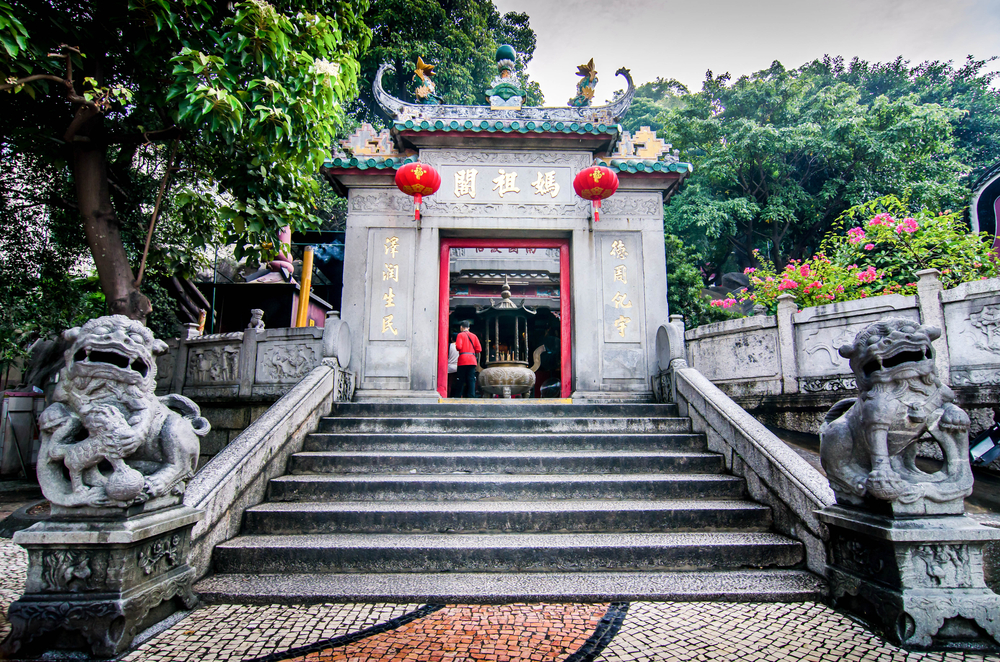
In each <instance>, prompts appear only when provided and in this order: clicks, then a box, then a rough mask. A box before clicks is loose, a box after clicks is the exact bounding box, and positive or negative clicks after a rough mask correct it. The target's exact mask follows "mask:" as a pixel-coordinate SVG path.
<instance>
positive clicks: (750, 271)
mask: <svg viewBox="0 0 1000 662" xmlns="http://www.w3.org/2000/svg"><path fill="white" fill-rule="evenodd" d="M755 271H757V270H756V269H754V268H753V267H747V268H746V269H744V270H743V273H745V274H752V273H753V272H755Z"/></svg>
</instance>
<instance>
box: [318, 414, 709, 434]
mask: <svg viewBox="0 0 1000 662" xmlns="http://www.w3.org/2000/svg"><path fill="white" fill-rule="evenodd" d="M690 431H691V422H690V420H689V419H687V418H678V417H655V418H654V417H634V418H623V417H616V418H586V417H572V418H570V417H561V418H556V417H547V418H539V417H533V416H519V417H509V418H499V417H491V418H460V417H456V418H436V417H431V416H420V417H417V416H415V417H411V418H383V417H380V416H340V417H337V418H329V417H328V418H323V419H321V420H320V423H319V428H318V432H350V433H356V434H377V433H394V434H402V433H409V434H424V433H436V434H441V433H450V434H477V433H482V432H485V433H493V434H496V433H498V432H504V433H507V434H521V433H529V434H543V433H555V434H602V433H603V434H642V433H646V434H649V433H657V434H667V433H671V432H690Z"/></svg>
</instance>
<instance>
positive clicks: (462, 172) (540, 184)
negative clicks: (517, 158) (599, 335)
mask: <svg viewBox="0 0 1000 662" xmlns="http://www.w3.org/2000/svg"><path fill="white" fill-rule="evenodd" d="M451 174H452V177H453V178H454V184H455V188H454V191H455V198H456V199H457V198H469V199H471V200H477V201H479V202H489V201H499V200H508V199H510V198H516V199H517V200H519V201H522V202H528V201H536V202H541V201H542V199H546V198H547V199H552V198H555V197H557V196H559V192H560V191H561V190H562V188H563V187H562V186H560V184H559V182H558V181H557V180H558V179H564V180H565V181H569V178H570V177H571V175H572V173H571V172H570V169H568V168H557V169H553V170H539V169H538V168H530V169H529V170H528V171H527V172H526V173H522V172H519V171H517V170H512V169H511V168H510V167H504V168H500V167H498V168H496V169H495V170H494V169H492V168H491V169H490V170H489V171H488V172H486V171H484V172H483V173H482V174H483V175H484V176H485V177H486V178H488V179H489V181H490V182H491V183H492V187H491V188H490V190H489V191H477V190H476V183H477V181H478V180H477V176H478V175H479V174H480V171H479V170H477V169H476V168H468V167H466V168H461V169H459V170H454V171H453V172H452V173H451ZM494 175H495V176H494ZM446 176H447V175H446ZM519 176H520V177H522V179H521V182H524V181H525V180H524V179H523V177H528V178H529V179H528V181H530V178H531V177H534V178H535V180H534V181H533V182H531V188H529V189H526V190H524V194H523V195H521V193H522V189H521V186H520V185H519V184H518V177H519ZM529 191H530V194H529ZM477 193H482V194H483V195H480V196H479V197H478V198H477Z"/></svg>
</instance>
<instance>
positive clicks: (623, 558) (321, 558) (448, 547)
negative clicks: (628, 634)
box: [213, 532, 803, 574]
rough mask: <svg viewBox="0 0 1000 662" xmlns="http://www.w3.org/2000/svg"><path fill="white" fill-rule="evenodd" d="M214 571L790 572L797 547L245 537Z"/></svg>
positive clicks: (773, 537) (680, 539) (619, 539)
mask: <svg viewBox="0 0 1000 662" xmlns="http://www.w3.org/2000/svg"><path fill="white" fill-rule="evenodd" d="M213 560H214V567H215V571H216V572H220V573H228V572H240V573H247V574H252V573H277V572H288V573H310V572H312V573H322V572H447V571H450V570H455V571H461V572H518V571H521V572H524V571H551V572H566V571H580V572H599V571H605V570H626V569H627V570H633V571H634V570H688V571H691V570H719V569H722V568H762V567H770V566H777V567H790V566H794V565H796V564H798V563H801V562H802V560H803V550H802V544H801V543H799V542H798V541H795V540H791V539H789V538H786V537H784V536H780V535H777V534H773V533H756V532H751V533H744V532H740V533H525V534H506V533H489V534H461V533H456V534H390V533H383V534H358V533H327V534H312V535H274V536H268V535H243V536H238V537H236V538H233V539H232V540H229V541H226V542H224V543H221V544H219V545H217V546H216V548H215V553H214V555H213Z"/></svg>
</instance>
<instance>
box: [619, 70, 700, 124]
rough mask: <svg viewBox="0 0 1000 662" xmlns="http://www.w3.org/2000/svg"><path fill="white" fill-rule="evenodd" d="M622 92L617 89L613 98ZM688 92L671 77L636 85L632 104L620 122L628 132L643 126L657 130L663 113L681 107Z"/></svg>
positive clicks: (622, 91)
mask: <svg viewBox="0 0 1000 662" xmlns="http://www.w3.org/2000/svg"><path fill="white" fill-rule="evenodd" d="M624 94H625V91H624V90H618V91H616V92H615V95H614V98H615V99H617V98H619V97H620V96H622V95H624ZM689 94H690V92H689V91H688V88H687V87H685V86H684V84H683V83H681V82H679V81H677V80H675V79H673V78H669V79H668V78H657V79H656V80H654V81H652V82H650V83H643V84H642V85H637V86H636V88H635V97H634V98H633V99H632V105H631V106H629V109H628V112H626V113H625V116H624V117H622V119H621V122H620V124H621V125H622V128H623V129H625V130H626V131H628V132H630V133H635V132H636V131H638V130H639V129H640V128H641V127H644V126H648V127H649V128H651V129H652V130H653V131H659V130H660V129H662V128H663V117H664V113H666V112H667V111H669V110H675V109H677V110H679V109H681V108H683V107H684V105H685V102H684V99H685V97H686V96H687V95H689Z"/></svg>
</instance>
